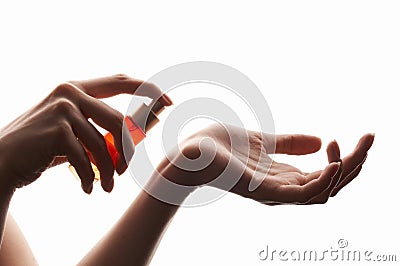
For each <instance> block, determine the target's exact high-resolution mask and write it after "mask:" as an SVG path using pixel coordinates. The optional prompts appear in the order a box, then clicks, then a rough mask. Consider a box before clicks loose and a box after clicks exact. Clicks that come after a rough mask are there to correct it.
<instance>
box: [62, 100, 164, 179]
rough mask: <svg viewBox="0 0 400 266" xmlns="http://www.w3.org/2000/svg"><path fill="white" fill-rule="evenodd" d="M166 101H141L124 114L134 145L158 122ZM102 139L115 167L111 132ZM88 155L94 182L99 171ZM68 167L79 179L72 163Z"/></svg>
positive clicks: (114, 150) (116, 155)
mask: <svg viewBox="0 0 400 266" xmlns="http://www.w3.org/2000/svg"><path fill="white" fill-rule="evenodd" d="M167 98H168V97H167ZM160 99H163V98H160ZM164 99H165V97H164ZM168 101H169V103H167V104H163V103H162V102H160V100H152V101H151V102H150V104H149V105H147V104H145V103H142V104H141V105H140V106H139V108H138V109H136V111H134V112H133V113H132V114H131V115H127V116H125V118H124V121H125V125H126V127H127V129H128V131H129V134H130V136H131V138H132V140H133V143H135V145H138V144H139V143H140V142H141V141H142V140H143V139H144V138H145V137H146V133H147V132H148V131H149V130H150V129H151V128H153V127H154V126H155V125H156V124H157V123H158V122H159V119H158V117H157V116H158V115H159V114H160V113H161V112H162V111H163V110H164V109H165V106H168V105H171V104H172V102H170V100H169V98H168ZM104 139H105V141H106V145H107V149H108V152H109V154H110V156H111V159H112V162H113V164H114V167H116V165H117V160H118V151H117V149H116V148H115V146H114V138H113V136H112V134H111V133H110V132H108V133H107V134H105V135H104ZM88 156H89V159H90V162H91V164H92V169H93V172H94V174H95V176H94V182H97V181H98V180H100V171H99V170H98V168H97V166H96V165H95V163H94V159H93V157H92V156H91V154H90V153H88ZM68 168H69V170H70V171H71V172H72V174H73V175H74V176H75V177H76V178H77V179H79V175H78V173H77V172H76V170H75V168H74V167H73V166H72V165H69V167H68Z"/></svg>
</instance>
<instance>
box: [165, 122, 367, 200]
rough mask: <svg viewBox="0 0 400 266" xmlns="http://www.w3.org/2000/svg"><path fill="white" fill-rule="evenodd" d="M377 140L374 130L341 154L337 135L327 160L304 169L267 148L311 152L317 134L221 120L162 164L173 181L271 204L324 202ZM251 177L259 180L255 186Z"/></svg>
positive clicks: (352, 174)
mask: <svg viewBox="0 0 400 266" xmlns="http://www.w3.org/2000/svg"><path fill="white" fill-rule="evenodd" d="M207 139H208V140H211V141H207ZM373 140H374V135H373V134H366V135H364V136H363V137H362V138H361V139H360V141H359V143H358V145H357V147H356V148H355V150H354V151H353V152H352V153H351V154H349V155H348V156H346V157H344V158H343V159H341V157H340V150H339V146H338V144H337V143H336V141H333V142H331V143H329V145H328V147H327V157H328V163H329V164H328V166H326V167H325V169H324V170H319V171H315V172H312V173H305V172H303V171H301V170H300V169H298V168H296V167H294V166H291V165H288V164H284V163H279V162H276V161H273V160H272V159H271V157H270V156H269V154H272V153H284V154H290V155H304V154H310V153H313V152H316V151H318V150H319V149H320V148H321V140H320V139H319V138H317V137H314V136H306V135H277V136H274V135H271V134H260V133H259V132H254V131H247V130H245V129H242V128H238V127H234V126H227V125H225V126H221V125H219V124H217V125H213V126H211V127H209V128H206V129H204V130H202V131H200V132H197V133H196V134H194V135H192V136H191V137H189V138H188V139H186V140H185V141H184V142H183V143H182V144H181V145H180V146H181V153H180V152H179V151H177V150H175V151H174V152H173V153H172V154H170V157H169V158H173V159H171V160H168V159H165V160H164V161H163V162H162V163H161V164H160V166H159V169H163V170H162V171H160V172H162V174H163V176H164V177H166V178H167V179H169V180H170V181H173V182H175V183H179V184H182V185H185V186H193V187H197V186H202V185H211V186H213V187H216V188H219V189H224V190H230V192H233V193H236V194H238V195H241V196H243V197H247V198H251V199H254V200H257V201H259V202H261V203H264V204H268V205H276V204H316V203H325V202H326V201H327V200H328V199H329V197H333V196H335V195H336V194H337V193H338V192H339V191H340V190H341V189H342V188H343V187H344V186H346V185H347V184H348V183H350V182H351V181H352V180H353V179H354V178H355V177H356V176H357V175H358V174H359V172H360V170H361V168H362V165H363V163H364V161H365V160H366V158H367V152H368V150H369V148H370V147H371V145H372V143H373ZM210 158H213V159H212V160H211V161H210ZM193 160H195V161H196V162H195V163H193V162H194V161H193ZM206 165H208V166H207V167H204V166H206ZM184 168H186V169H184ZM195 168H197V169H201V170H197V169H195ZM232 179H235V180H232ZM252 182H254V183H253V185H254V184H256V185H258V186H257V187H256V188H255V189H254V190H252V191H251V190H249V187H251V183H252Z"/></svg>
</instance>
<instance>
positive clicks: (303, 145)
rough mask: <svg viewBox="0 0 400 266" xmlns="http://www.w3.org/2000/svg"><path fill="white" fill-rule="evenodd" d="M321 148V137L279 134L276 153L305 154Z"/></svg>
mask: <svg viewBox="0 0 400 266" xmlns="http://www.w3.org/2000/svg"><path fill="white" fill-rule="evenodd" d="M320 148H321V139H320V138H318V137H315V136H308V135H298V134H295V135H277V136H276V150H275V153H285V154H291V155H303V154H309V153H314V152H316V151H318V150H319V149H320Z"/></svg>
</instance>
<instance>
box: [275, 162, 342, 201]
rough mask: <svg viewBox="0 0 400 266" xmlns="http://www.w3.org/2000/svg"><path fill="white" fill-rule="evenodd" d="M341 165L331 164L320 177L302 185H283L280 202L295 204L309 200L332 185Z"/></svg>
mask: <svg viewBox="0 0 400 266" xmlns="http://www.w3.org/2000/svg"><path fill="white" fill-rule="evenodd" d="M339 167H340V163H331V164H329V165H328V166H327V167H326V168H325V170H323V171H322V172H321V175H320V176H319V177H318V178H315V179H312V180H311V181H309V182H307V183H306V184H304V185H302V186H299V185H283V186H282V187H281V189H280V192H279V194H280V197H281V198H280V199H278V202H282V203H295V204H305V203H307V202H309V201H310V200H311V199H312V198H314V197H315V196H317V195H319V194H321V192H323V191H325V190H326V189H328V188H329V187H330V185H331V183H332V182H334V180H333V179H334V177H335V176H336V173H337V172H338V170H339Z"/></svg>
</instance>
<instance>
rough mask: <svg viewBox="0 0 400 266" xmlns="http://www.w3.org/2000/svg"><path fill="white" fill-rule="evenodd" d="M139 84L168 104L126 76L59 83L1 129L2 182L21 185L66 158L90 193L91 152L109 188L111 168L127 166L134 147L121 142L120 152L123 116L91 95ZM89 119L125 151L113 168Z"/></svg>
mask: <svg viewBox="0 0 400 266" xmlns="http://www.w3.org/2000/svg"><path fill="white" fill-rule="evenodd" d="M141 85H143V86H144V87H145V89H140V90H138V91H140V95H141V96H148V97H152V98H160V97H161V98H160V101H162V102H163V103H164V104H165V105H170V104H171V101H170V100H169V98H168V97H167V96H165V95H163V96H161V91H160V90H159V88H157V87H156V86H154V85H152V84H147V83H146V84H144V83H143V82H142V81H140V80H136V79H132V78H129V77H127V76H125V75H116V76H111V77H105V78H98V79H92V80H85V81H71V82H68V83H64V84H61V85H59V86H58V87H57V88H56V89H55V90H54V91H52V92H51V93H50V94H49V95H48V96H47V97H46V98H45V99H44V100H43V101H42V102H40V103H39V104H38V105H37V106H35V107H33V108H32V109H31V110H29V111H27V112H26V113H25V114H23V115H22V116H20V117H19V118H17V119H16V120H15V121H13V122H12V123H10V124H9V125H8V126H6V127H5V128H3V129H2V130H1V131H0V171H1V178H2V179H1V180H0V181H1V184H2V185H7V186H11V187H13V188H17V187H22V186H25V185H27V184H30V183H31V182H33V181H35V180H36V179H37V178H38V177H39V176H40V175H41V174H42V172H43V171H45V170H46V169H47V168H49V167H51V166H54V165H57V164H60V163H63V162H66V161H67V160H68V161H69V162H70V163H71V164H72V166H74V168H75V169H76V171H77V173H78V174H79V177H80V179H81V183H82V188H83V190H84V191H85V192H87V193H90V192H91V190H92V184H93V178H94V173H93V171H92V168H91V164H90V161H89V158H88V155H87V152H90V154H91V156H92V157H93V159H94V160H95V162H96V165H97V166H98V168H99V170H100V178H101V185H102V187H103V189H104V190H105V191H108V192H110V191H111V190H112V188H113V184H114V180H113V174H114V170H116V171H117V172H118V173H119V174H121V173H123V172H124V171H125V170H126V168H127V161H129V160H130V158H131V156H132V155H133V152H134V148H133V147H134V146H133V143H132V141H131V140H130V139H129V140H128V141H131V143H132V145H131V147H128V146H129V145H125V146H124V152H123V149H122V130H125V129H123V127H122V125H123V119H124V116H123V115H122V114H121V113H120V112H118V111H116V110H114V109H113V108H111V107H109V106H107V105H106V104H105V103H103V102H102V101H100V100H97V99H96V98H104V97H111V96H114V95H117V94H121V93H128V94H134V93H135V92H136V90H137V89H138V87H139V86H141ZM89 118H90V119H92V120H93V121H94V122H95V123H96V124H97V125H99V126H101V127H102V128H104V129H106V130H108V131H109V132H111V133H112V135H113V138H114V141H115V146H116V149H117V151H118V153H119V154H120V155H121V154H124V155H128V158H126V160H125V158H124V157H125V156H119V158H118V161H117V166H116V169H114V165H113V163H112V160H111V158H110V155H109V153H108V151H107V147H106V143H105V140H104V137H103V136H102V135H101V134H100V133H99V132H98V130H97V129H96V128H95V127H94V126H93V124H91V123H90V122H89V121H88V119H89ZM128 135H129V134H128ZM130 148H131V150H130Z"/></svg>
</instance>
